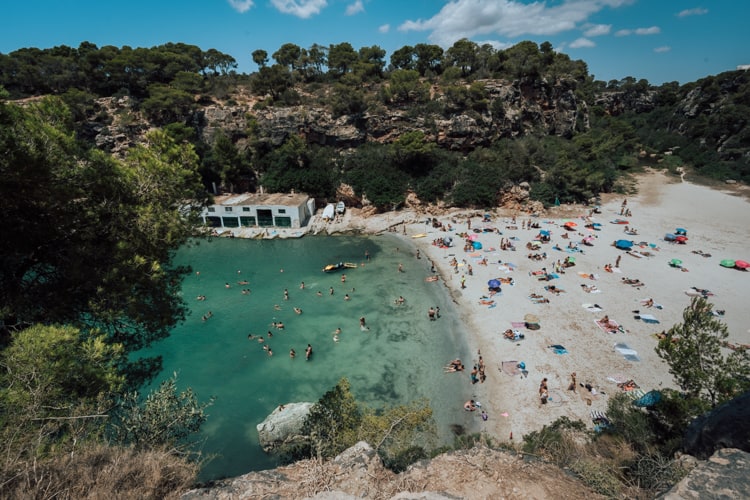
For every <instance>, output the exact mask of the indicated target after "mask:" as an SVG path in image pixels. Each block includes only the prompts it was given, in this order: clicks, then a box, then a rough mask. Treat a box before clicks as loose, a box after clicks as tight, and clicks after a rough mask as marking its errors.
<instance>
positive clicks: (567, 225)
mask: <svg viewBox="0 0 750 500" xmlns="http://www.w3.org/2000/svg"><path fill="white" fill-rule="evenodd" d="M577 225H578V224H576V223H575V222H573V221H568V222H566V223H565V224H563V226H565V227H576V226H577Z"/></svg>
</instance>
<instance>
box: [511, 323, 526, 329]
mask: <svg viewBox="0 0 750 500" xmlns="http://www.w3.org/2000/svg"><path fill="white" fill-rule="evenodd" d="M510 325H511V326H512V327H513V328H524V327H525V326H526V322H524V321H511V322H510Z"/></svg>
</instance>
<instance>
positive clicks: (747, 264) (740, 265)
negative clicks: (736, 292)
mask: <svg viewBox="0 0 750 500" xmlns="http://www.w3.org/2000/svg"><path fill="white" fill-rule="evenodd" d="M734 267H738V268H740V269H747V268H748V267H750V262H746V261H744V260H735V261H734Z"/></svg>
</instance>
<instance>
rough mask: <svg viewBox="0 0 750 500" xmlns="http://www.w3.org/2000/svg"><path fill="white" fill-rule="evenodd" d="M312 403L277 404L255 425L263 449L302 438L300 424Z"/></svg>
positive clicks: (269, 448) (266, 449) (271, 448)
mask: <svg viewBox="0 0 750 500" xmlns="http://www.w3.org/2000/svg"><path fill="white" fill-rule="evenodd" d="M312 405H313V403H289V404H286V405H282V406H277V407H276V409H275V410H274V411H273V412H271V414H270V415H268V416H267V417H266V419H265V420H263V422H261V423H259V424H258V425H257V426H256V429H258V441H259V442H260V446H261V447H262V448H263V451H265V452H270V451H273V450H274V449H276V448H279V447H280V446H283V445H285V444H291V443H294V442H296V441H300V440H303V439H304V437H303V436H302V425H303V424H304V423H305V419H306V418H307V415H308V414H309V413H310V408H311V407H312Z"/></svg>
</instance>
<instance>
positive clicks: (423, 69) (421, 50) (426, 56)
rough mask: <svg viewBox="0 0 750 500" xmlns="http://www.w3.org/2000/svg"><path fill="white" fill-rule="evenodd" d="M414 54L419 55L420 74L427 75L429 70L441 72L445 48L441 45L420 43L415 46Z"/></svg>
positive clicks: (436, 72)
mask: <svg viewBox="0 0 750 500" xmlns="http://www.w3.org/2000/svg"><path fill="white" fill-rule="evenodd" d="M414 54H415V55H416V57H417V61H416V70H417V71H418V72H419V74H420V76H426V75H427V73H428V72H432V73H435V74H439V73H441V65H442V62H443V49H442V48H441V47H440V46H439V45H432V44H428V43H418V44H416V45H415V46H414Z"/></svg>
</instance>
